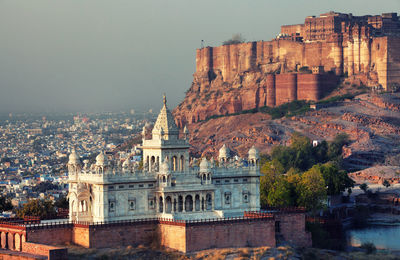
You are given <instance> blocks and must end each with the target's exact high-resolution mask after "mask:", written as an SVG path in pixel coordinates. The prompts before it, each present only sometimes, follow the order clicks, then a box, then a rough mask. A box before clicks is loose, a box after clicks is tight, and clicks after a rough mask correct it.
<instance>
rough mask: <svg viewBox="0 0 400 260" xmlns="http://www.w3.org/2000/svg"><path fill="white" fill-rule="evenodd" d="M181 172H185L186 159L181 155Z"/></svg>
mask: <svg viewBox="0 0 400 260" xmlns="http://www.w3.org/2000/svg"><path fill="white" fill-rule="evenodd" d="M180 164H181V169H180V170H181V171H182V172H183V171H184V170H185V157H184V156H183V155H181V163H180Z"/></svg>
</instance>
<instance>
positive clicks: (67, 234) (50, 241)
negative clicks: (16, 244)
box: [26, 227, 72, 245]
mask: <svg viewBox="0 0 400 260" xmlns="http://www.w3.org/2000/svg"><path fill="white" fill-rule="evenodd" d="M26 241H27V242H32V243H39V244H46V245H65V244H67V243H71V241H72V227H64V228H61V227H52V228H43V229H35V230H27V231H26Z"/></svg>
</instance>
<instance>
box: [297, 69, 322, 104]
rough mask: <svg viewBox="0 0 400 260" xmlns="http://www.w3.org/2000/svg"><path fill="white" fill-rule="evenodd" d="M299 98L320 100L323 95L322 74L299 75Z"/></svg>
mask: <svg viewBox="0 0 400 260" xmlns="http://www.w3.org/2000/svg"><path fill="white" fill-rule="evenodd" d="M297 80H298V82H297V98H298V99H299V100H315V101H317V100H319V98H320V97H321V92H322V91H321V89H320V88H321V86H320V81H321V76H320V75H318V74H298V75H297Z"/></svg>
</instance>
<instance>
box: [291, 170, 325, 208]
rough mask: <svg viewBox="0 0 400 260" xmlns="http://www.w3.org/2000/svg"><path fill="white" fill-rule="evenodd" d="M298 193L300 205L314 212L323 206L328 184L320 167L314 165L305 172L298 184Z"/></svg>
mask: <svg viewBox="0 0 400 260" xmlns="http://www.w3.org/2000/svg"><path fill="white" fill-rule="evenodd" d="M297 193H298V194H299V198H298V204H299V205H300V206H303V207H305V208H307V209H308V210H311V211H313V212H315V211H316V210H318V209H321V208H322V207H323V201H324V200H325V199H326V184H325V181H324V178H323V177H322V174H321V171H320V170H319V168H318V167H316V166H314V167H312V168H311V169H310V170H308V171H306V172H305V173H303V175H302V176H301V180H300V183H299V185H298V186H297Z"/></svg>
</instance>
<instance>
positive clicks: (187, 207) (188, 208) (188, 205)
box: [185, 195, 193, 212]
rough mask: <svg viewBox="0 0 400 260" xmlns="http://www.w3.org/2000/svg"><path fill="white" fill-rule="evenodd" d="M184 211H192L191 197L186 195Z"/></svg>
mask: <svg viewBox="0 0 400 260" xmlns="http://www.w3.org/2000/svg"><path fill="white" fill-rule="evenodd" d="M185 210H186V212H191V211H193V198H192V196H191V195H187V196H186V198H185Z"/></svg>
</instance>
